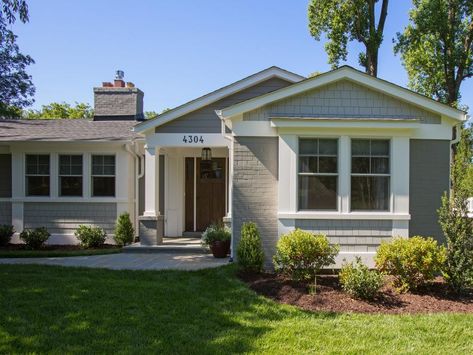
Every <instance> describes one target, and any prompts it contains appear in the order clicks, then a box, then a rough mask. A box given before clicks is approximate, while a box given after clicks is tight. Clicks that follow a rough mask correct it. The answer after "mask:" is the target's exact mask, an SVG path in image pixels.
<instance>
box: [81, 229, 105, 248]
mask: <svg viewBox="0 0 473 355" xmlns="http://www.w3.org/2000/svg"><path fill="white" fill-rule="evenodd" d="M74 235H75V236H76V237H77V239H79V242H80V245H81V246H82V247H84V248H87V249H88V248H98V247H101V246H102V245H103V244H104V243H105V240H106V239H107V233H105V231H104V230H103V229H102V228H100V227H95V226H85V225H80V226H79V228H77V229H76V231H75V232H74Z"/></svg>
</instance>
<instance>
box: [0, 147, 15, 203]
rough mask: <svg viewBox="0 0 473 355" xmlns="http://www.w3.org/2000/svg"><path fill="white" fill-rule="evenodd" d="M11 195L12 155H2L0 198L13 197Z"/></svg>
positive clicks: (0, 156)
mask: <svg viewBox="0 0 473 355" xmlns="http://www.w3.org/2000/svg"><path fill="white" fill-rule="evenodd" d="M11 195H12V172H11V154H0V197H11Z"/></svg>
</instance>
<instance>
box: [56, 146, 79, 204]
mask: <svg viewBox="0 0 473 355" xmlns="http://www.w3.org/2000/svg"><path fill="white" fill-rule="evenodd" d="M61 156H80V157H82V169H81V171H82V172H81V174H80V175H62V174H61ZM84 163H85V159H84V154H83V153H62V152H60V153H58V154H57V176H58V181H57V185H58V191H57V193H58V197H59V198H71V197H72V198H74V197H75V198H81V197H84V196H85V191H84V186H85V184H84V181H85V176H84V165H85V164H84ZM61 177H81V178H82V194H81V195H77V196H68V195H62V194H61V181H62V180H61Z"/></svg>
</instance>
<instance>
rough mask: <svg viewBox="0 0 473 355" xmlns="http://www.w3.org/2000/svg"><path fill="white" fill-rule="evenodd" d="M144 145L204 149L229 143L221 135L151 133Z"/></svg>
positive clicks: (224, 145)
mask: <svg viewBox="0 0 473 355" xmlns="http://www.w3.org/2000/svg"><path fill="white" fill-rule="evenodd" d="M189 138H191V139H189ZM184 139H186V140H187V143H186V142H184ZM189 140H190V141H189ZM146 145H147V147H157V146H159V147H165V148H204V147H228V146H229V142H228V140H227V139H225V136H224V135H222V134H221V133H151V134H149V135H148V136H146Z"/></svg>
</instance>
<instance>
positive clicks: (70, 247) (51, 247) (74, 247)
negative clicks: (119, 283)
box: [0, 244, 117, 251]
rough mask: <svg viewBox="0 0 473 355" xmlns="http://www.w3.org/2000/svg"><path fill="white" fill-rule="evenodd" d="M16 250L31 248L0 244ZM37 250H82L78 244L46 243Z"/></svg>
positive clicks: (20, 245)
mask: <svg viewBox="0 0 473 355" xmlns="http://www.w3.org/2000/svg"><path fill="white" fill-rule="evenodd" d="M116 248H117V246H116V245H113V244H104V245H102V246H101V247H98V248H94V249H116ZM17 250H31V249H27V248H26V246H25V245H24V244H8V245H6V246H0V251H17ZM38 250H48V251H49V250H61V251H73V250H84V248H83V247H81V246H80V245H61V244H58V245H55V244H46V245H43V246H42V247H41V249H38Z"/></svg>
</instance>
